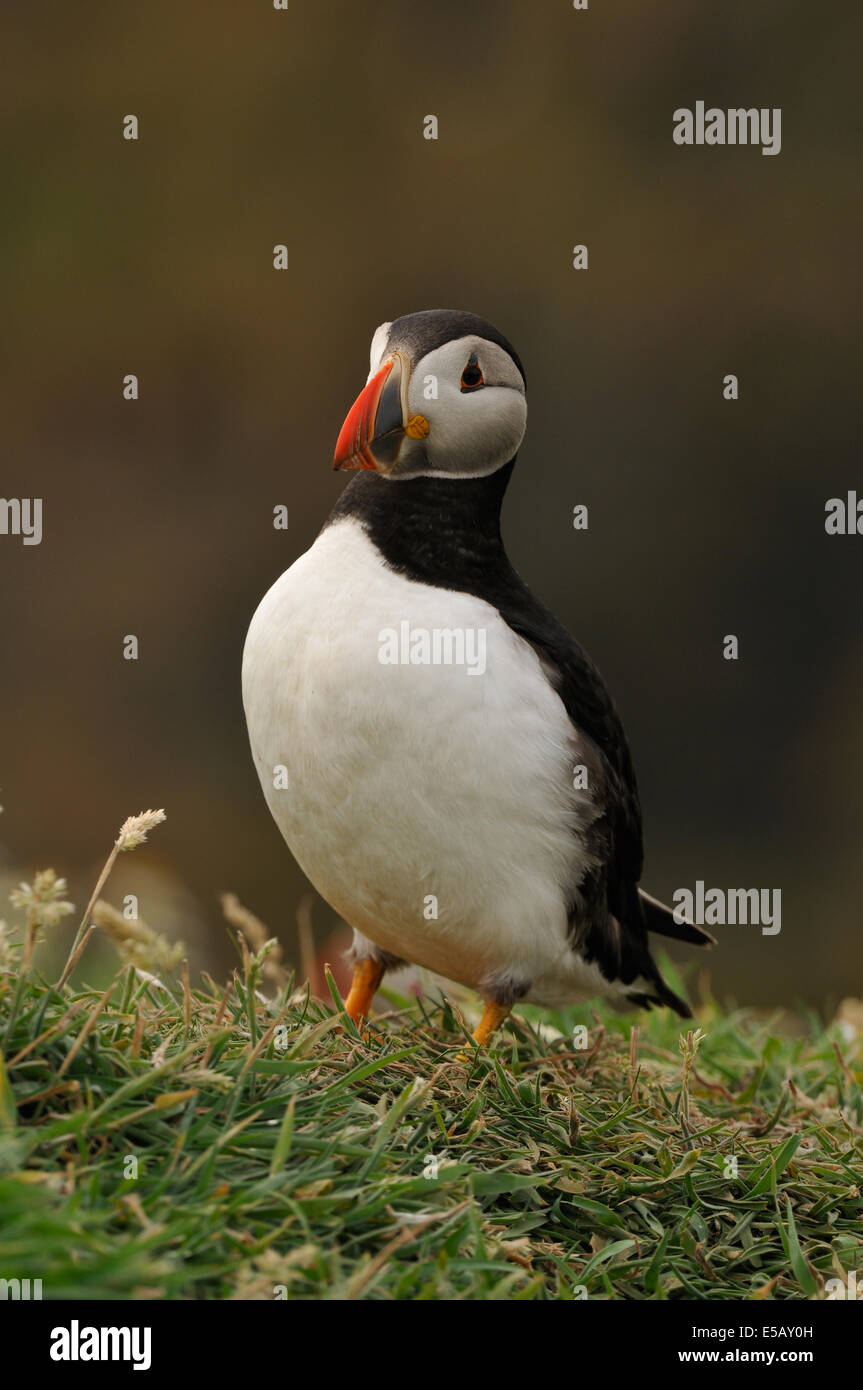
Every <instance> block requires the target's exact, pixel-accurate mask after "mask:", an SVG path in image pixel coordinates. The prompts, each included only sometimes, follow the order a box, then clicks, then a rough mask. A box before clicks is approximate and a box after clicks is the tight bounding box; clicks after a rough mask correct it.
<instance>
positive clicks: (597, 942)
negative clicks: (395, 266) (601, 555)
mask: <svg viewBox="0 0 863 1390" xmlns="http://www.w3.org/2000/svg"><path fill="white" fill-rule="evenodd" d="M525 389H526V388H525V374H524V370H523V368H522V365H521V362H520V361H519V358H518V356H517V354H516V352H515V351H514V349H513V348H512V346H511V345H510V343H509V342H508V341H507V340H506V338H504V337H503V335H502V334H501V333H499V332H498V331H497V329H496V328H494V327H492V325H491V324H490V323H487V322H486V321H485V320H484V319H481V318H478V317H477V316H476V315H474V314H469V313H464V312H457V311H451V310H445V309H432V310H427V311H425V312H423V313H416V314H408V315H405V316H404V317H402V318H398V319H395V320H394V321H393V322H391V323H384V324H382V325H381V326H380V328H378V329H377V331H376V332H375V335H374V337H373V339H372V345H371V370H370V373H369V377H368V380H367V383H366V385H365V387H364V389H363V390H362V392H361V393H360V395H359V397H358V398H357V400H356V402H355V403H354V405H353V406H352V408H351V410H350V412H349V413H348V416H347V419H346V420H345V423H344V426H343V428H342V431H341V433H340V435H339V438H338V443H337V445H336V451H335V460H334V467H335V468H351V469H358V470H360V471H359V472H358V474H357V476H356V477H355V478H354V479H353V480H352V481H351V483H350V485H349V486H348V487H347V488H346V489H345V491H344V492H343V493H342V495H341V498H340V499H339V501H338V503H337V504H336V506H335V508H334V510H333V512H332V513H331V515H330V517H329V518H328V520H327V521H326V523H325V524H324V527H323V529H322V531H321V533H320V535H319V536H318V538H317V540H316V541H315V543H314V545H313V546H312V547H311V549H310V550H308V551H307V552H306V553H305V554H304V555H302V556H301V557H300V558H299V559H298V560H297V561H296V562H295V563H294V564H293V565H292V566H291V567H290V569H288V570H286V571H285V573H284V574H283V575H282V576H281V578H280V579H278V580H277V581H276V583H275V584H274V585H273V587H272V588H271V589H270V590H269V592H268V593H267V594H266V596H265V597H264V599H263V600H262V602H261V604H260V606H259V607H258V609H257V612H256V613H255V615H254V617H253V619H252V623H251V626H250V628H249V632H248V636H247V638H246V645H245V651H244V655H243V700H244V705H245V711H246V720H247V723H248V729H249V737H250V741H251V746H252V752H253V756H254V760H255V765H256V767H257V770H258V774H259V776H260V779H261V784H262V786H263V790H264V795H265V797H266V799H267V803H268V805H269V807H270V810H271V812H272V814H273V816H274V818H275V820H276V823H277V825H278V826H279V829H280V830H281V832H282V834H283V835H284V838H285V840H286V841H287V843H288V845H289V847H290V849H291V851H292V852H293V854H294V855H295V857H296V859H297V861H298V863H299V864H300V867H301V868H302V869H303V871H304V872H305V874H306V875H307V876H308V878H309V879H310V880H311V882H312V883H313V884H314V886H315V887H316V888H317V890H318V892H319V893H320V894H321V895H322V896H323V897H324V898H325V899H326V900H327V902H329V903H330V904H331V905H332V906H333V907H334V908H335V910H336V911H337V912H338V913H340V914H341V916H342V917H344V919H345V920H346V921H347V922H348V923H349V924H350V925H351V926H352V927H353V929H354V940H353V946H352V949H351V953H350V956H351V959H352V963H353V967H354V978H353V985H352V987H351V990H350V994H349V996H348V999H347V1003H346V1007H347V1012H348V1013H349V1014H350V1016H351V1017H352V1018H354V1019H359V1018H360V1017H362V1016H365V1015H367V1013H368V1011H369V1008H370V1005H371V1001H372V998H373V996H374V994H375V991H376V989H377V987H378V985H379V984H380V981H381V978H382V976H383V974H384V972H385V971H386V970H390V969H393V968H395V967H397V966H398V965H400V964H403V963H405V962H412V963H413V964H415V965H419V966H423V967H425V968H426V969H428V970H431V971H434V972H436V973H438V974H440V975H443V976H444V977H446V978H448V979H450V980H455V981H458V982H459V983H461V984H464V985H468V986H470V987H472V988H473V989H475V990H477V991H478V993H479V994H480V995H481V996H482V999H483V1001H484V1004H485V1009H484V1013H483V1016H482V1020H481V1022H480V1024H479V1026H478V1028H477V1029H476V1031H475V1033H474V1035H473V1036H474V1038H475V1039H476V1041H477V1042H478V1043H485V1042H487V1040H488V1039H489V1037H490V1036H491V1034H492V1033H493V1032H494V1030H495V1028H497V1026H498V1025H499V1024H500V1023H501V1021H502V1020H503V1019H504V1018H506V1016H507V1014H508V1013H509V1011H510V1009H511V1008H512V1006H513V1004H514V1003H515V1002H516V1001H518V1000H526V1001H529V1002H531V1003H537V1004H544V1005H548V1006H562V1005H566V1004H569V1003H573V1002H576V1001H581V1000H584V999H587V998H590V997H593V996H595V995H602V996H604V997H605V998H607V999H608V1000H610V1001H611V1002H612V1004H614V1005H616V1006H618V1007H622V1008H627V1007H632V1006H634V1005H641V1006H646V1007H650V1006H651V1005H654V1004H667V1005H670V1006H671V1008H673V1009H676V1010H677V1012H678V1013H679V1014H681V1015H682V1016H683V1017H685V1018H686V1017H690V1016H691V1015H690V1010H689V1007H688V1005H687V1004H686V1003H685V1001H684V1000H682V999H680V998H679V997H678V996H677V995H676V994H675V993H673V991H672V990H671V989H670V988H669V987H668V985H667V984H666V983H665V981H664V980H663V979H662V976H661V975H660V972H659V969H658V967H657V965H656V963H655V962H654V960H653V958H652V956H651V953H650V946H649V943H648V932H649V931H652V932H658V933H660V934H661V935H664V936H669V937H676V938H678V939H680V940H684V941H688V942H691V943H693V944H695V945H699V946H703V945H708V944H710V942H711V941H712V938H711V937H710V936H708V934H707V933H706V932H704V931H702V930H701V929H700V928H699V927H697V926H694V925H691V924H690V923H680V922H678V921H676V920H675V918H674V915H673V914H672V911H671V909H670V908H668V907H665V906H663V905H662V904H661V903H659V902H657V901H656V900H655V899H653V898H651V897H650V896H648V895H647V894H646V893H644V892H643V891H642V890H641V889H640V888H639V887H638V883H639V879H640V878H641V871H642V859H643V854H642V831H641V810H640V806H639V799H638V791H637V788H636V781H635V773H634V770H633V765H632V759H631V757H630V752H629V748H628V746H627V742H626V737H625V734H624V731H623V726H622V724H621V721H620V718H619V717H618V714H617V711H616V710H615V707H614V705H613V703H612V701H611V697H610V696H609V694H608V691H607V689H606V687H605V684H604V682H603V680H602V677H601V676H600V674H599V672H598V671H597V669H596V667H595V666H594V665H593V663H592V662H591V660H590V658H589V657H588V656H587V655H586V653H585V652H584V651H583V650H582V649H581V647H580V646H579V645H578V643H577V642H576V641H574V639H573V638H572V637H571V636H570V635H569V633H568V632H567V631H566V630H565V628H563V627H562V626H561V624H560V623H559V622H558V621H557V620H556V619H555V618H554V617H553V616H552V614H551V613H549V612H548V610H547V609H546V608H544V607H543V605H542V604H541V603H540V602H539V601H538V600H537V599H536V598H535V597H534V596H533V594H532V593H531V592H530V590H529V589H528V588H527V586H526V585H525V584H524V583H523V581H522V580H521V579H520V578H519V576H518V575H517V574H516V572H515V570H514V569H513V568H512V565H511V564H510V562H509V560H508V559H507V555H506V551H505V550H504V546H503V542H502V540H501V535H500V509H501V503H502V501H503V496H504V492H505V491H506V487H507V483H508V482H509V479H510V476H511V474H512V470H513V466H514V464H515V459H516V455H517V453H518V449H519V447H520V445H521V442H522V438H523V436H524V432H525V424H526V420H527V403H526V395H525ZM480 653H481V657H480ZM285 771H286V773H287V775H285Z"/></svg>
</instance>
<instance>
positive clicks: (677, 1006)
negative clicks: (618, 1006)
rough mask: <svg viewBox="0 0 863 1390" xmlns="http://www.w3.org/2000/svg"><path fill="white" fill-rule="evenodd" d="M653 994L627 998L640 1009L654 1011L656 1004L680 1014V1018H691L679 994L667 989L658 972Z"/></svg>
mask: <svg viewBox="0 0 863 1390" xmlns="http://www.w3.org/2000/svg"><path fill="white" fill-rule="evenodd" d="M653 986H654V988H655V990H656V993H655V994H630V995H628V996H627V997H628V998H629V999H631V1000H632V1002H633V1004H637V1005H638V1007H639V1008H640V1009H655V1008H656V1006H657V1004H666V1005H667V1006H668V1008H669V1009H673V1010H674V1012H675V1013H678V1014H680V1017H681V1018H691V1017H692V1010H691V1009H690V1007H689V1005H688V1004H687V1002H686V1000H685V999H681V997H680V995H679V994H675V993H674V990H673V989H669V987H668V985H667V984H666V983H665V981H664V980H663V978H662V976H661V975H660V973H659V971H658V970H657V972H656V977H655V979H654V980H653Z"/></svg>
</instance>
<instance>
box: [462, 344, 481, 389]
mask: <svg viewBox="0 0 863 1390" xmlns="http://www.w3.org/2000/svg"><path fill="white" fill-rule="evenodd" d="M460 385H461V389H462V391H475V390H476V389H477V387H478V386H482V385H483V375H482V371H481V369H480V367H479V366H478V365H477V360H476V353H475V352H472V353H471V355H470V357H469V358H468V359H467V366H466V367H465V369H464V371H463V372H462V374H461V382H460Z"/></svg>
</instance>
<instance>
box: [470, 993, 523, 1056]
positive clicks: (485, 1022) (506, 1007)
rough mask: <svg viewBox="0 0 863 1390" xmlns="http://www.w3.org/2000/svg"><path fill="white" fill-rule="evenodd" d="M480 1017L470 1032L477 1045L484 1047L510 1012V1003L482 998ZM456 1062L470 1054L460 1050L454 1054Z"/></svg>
mask: <svg viewBox="0 0 863 1390" xmlns="http://www.w3.org/2000/svg"><path fill="white" fill-rule="evenodd" d="M484 1005H485V1007H484V1008H483V1011H482V1018H481V1019H480V1021H479V1023H478V1024H477V1026H476V1027H475V1028H474V1030H473V1032H472V1033H471V1037H472V1038H473V1040H474V1042H475V1043H476V1045H477V1047H485V1046H486V1045H487V1043H488V1042H489V1040H490V1039H491V1037H492V1035H493V1034H494V1033H496V1032H497V1030H498V1028H499V1027H500V1025H501V1024H502V1023H503V1021H504V1019H505V1018H509V1015H510V1014H511V1013H512V1004H497V1003H495V1001H494V1000H493V999H486V1000H484ZM456 1061H457V1062H468V1061H470V1056H469V1054H468V1053H467V1052H465V1051H464V1050H462V1051H461V1052H459V1053H458V1054H457V1056H456Z"/></svg>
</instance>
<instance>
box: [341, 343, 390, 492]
mask: <svg viewBox="0 0 863 1390" xmlns="http://www.w3.org/2000/svg"><path fill="white" fill-rule="evenodd" d="M395 363H396V359H395V358H391V359H390V361H389V362H385V363H384V365H383V366H382V367H381V369H380V371H379V372H375V374H374V376H373V377H372V379H371V381H369V382H368V383H367V385H365V386H364V387H363V389H362V391H361V392H360V394H359V395H358V396H357V398H356V400H355V401H354V403H353V405H352V406H351V408H350V410H349V411H348V413H347V417H346V419H345V423H344V424H343V425H342V428H341V431H340V432H339V437H338V440H337V441H336V452H335V455H334V457H333V468H374V469H375V470H376V471H379V472H387V471H388V470H387V469H386V468H381V463H382V461H383V460H382V459H378V458H377V457H376V456H375V454H374V453H373V452H372V444H373V443H374V442H375V440H376V438H377V436H379V435H380V434H381V433H382V430H381V428H380V426H381V425H384V424H386V426H387V432H390V431H392V430H393V429H401V428H402V411H401V401H400V399H399V383H398V379H396V381H395V382H394V383H393V385H394V386H395V392H394V393H393V390H392V387H390V390H389V392H388V396H389V397H390V398H391V397H392V395H393V394H394V395H395V401H394V402H393V401H392V400H391V399H390V400H388V401H387V403H386V404H387V406H388V407H389V408H388V409H387V410H386V412H385V414H386V419H385V420H384V419H381V420H380V422H379V416H381V415H382V414H383V413H384V412H382V411H381V398H382V397H383V395H384V389H385V388H386V386H387V383H388V382H389V379H390V377H391V375H392V371H393V367H394V366H395ZM396 378H398V373H396ZM393 405H395V406H396V407H397V417H396V413H395V411H394V410H393V409H392V406H393Z"/></svg>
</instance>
